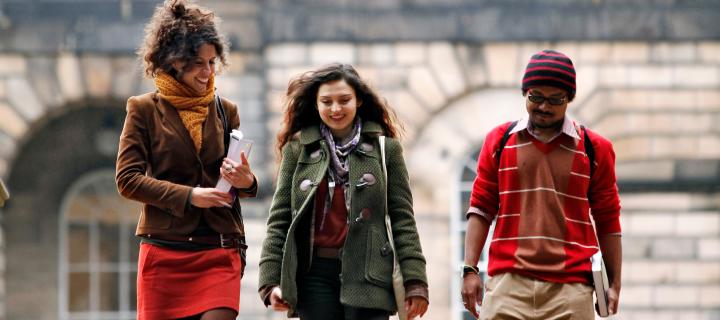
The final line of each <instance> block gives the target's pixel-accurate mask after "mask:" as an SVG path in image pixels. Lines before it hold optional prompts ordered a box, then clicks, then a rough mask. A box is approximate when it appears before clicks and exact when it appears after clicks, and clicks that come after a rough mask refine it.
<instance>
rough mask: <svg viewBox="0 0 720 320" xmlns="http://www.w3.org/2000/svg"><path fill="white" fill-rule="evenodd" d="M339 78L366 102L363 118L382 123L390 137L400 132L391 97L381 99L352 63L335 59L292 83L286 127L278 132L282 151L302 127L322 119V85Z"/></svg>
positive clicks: (284, 123)
mask: <svg viewBox="0 0 720 320" xmlns="http://www.w3.org/2000/svg"><path fill="white" fill-rule="evenodd" d="M337 80H345V82H347V84H348V85H350V86H351V87H352V88H353V90H354V91H355V97H356V98H357V100H358V103H362V107H359V108H358V109H357V116H359V117H360V118H361V119H362V120H363V121H368V120H369V121H374V122H377V123H379V124H380V126H382V128H383V131H384V134H385V135H386V136H388V137H391V138H395V137H397V136H398V135H399V129H400V130H401V129H402V125H401V124H400V123H399V122H398V120H397V116H396V115H395V112H394V111H393V110H392V108H390V106H389V105H388V103H387V101H385V99H381V98H380V96H378V94H377V93H375V91H374V90H373V89H371V88H370V87H369V86H368V85H367V84H366V83H365V81H363V80H362V79H361V78H360V75H358V73H357V71H355V68H353V67H352V66H351V65H348V64H339V63H335V64H331V65H328V66H325V67H323V68H320V69H318V70H314V71H309V72H306V73H303V74H301V75H300V76H298V77H296V78H294V79H293V80H291V81H290V84H288V89H287V93H286V105H285V117H284V120H283V125H282V129H281V130H280V133H278V135H277V151H278V152H282V148H283V146H285V144H287V143H288V142H289V141H290V139H292V137H293V135H295V134H296V133H297V132H299V131H300V129H302V128H304V127H307V126H312V125H317V124H320V122H322V119H321V118H320V113H319V111H318V108H317V93H318V89H319V88H320V85H322V84H324V83H328V82H333V81H337Z"/></svg>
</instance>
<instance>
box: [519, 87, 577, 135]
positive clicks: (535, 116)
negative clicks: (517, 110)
mask: <svg viewBox="0 0 720 320" xmlns="http://www.w3.org/2000/svg"><path fill="white" fill-rule="evenodd" d="M527 95H528V97H527V98H526V99H525V103H526V108H527V112H528V116H529V119H530V123H531V124H532V126H533V127H534V128H535V129H540V130H543V129H558V128H560V127H562V124H563V120H564V119H565V111H566V110H567V104H568V98H567V91H565V90H563V89H560V88H555V87H550V86H539V87H533V88H530V90H528V93H527ZM530 96H532V98H531V97H530ZM540 97H542V98H545V99H544V100H545V101H543V102H541V103H537V102H533V101H531V99H534V100H540V99H538V98H540ZM548 98H550V99H551V100H556V99H557V100H561V101H562V102H561V103H560V104H558V105H554V104H551V103H550V102H549V101H548ZM553 102H558V101H553Z"/></svg>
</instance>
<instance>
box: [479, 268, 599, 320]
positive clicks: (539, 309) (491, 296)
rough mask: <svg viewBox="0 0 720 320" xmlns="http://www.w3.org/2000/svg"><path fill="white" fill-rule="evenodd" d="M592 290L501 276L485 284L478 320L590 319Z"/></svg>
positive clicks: (516, 275) (575, 285)
mask: <svg viewBox="0 0 720 320" xmlns="http://www.w3.org/2000/svg"><path fill="white" fill-rule="evenodd" d="M592 294H593V288H592V287H590V286H588V285H586V284H582V283H554V282H546V281H541V280H537V279H532V278H528V277H524V276H521V275H518V274H514V273H503V274H499V275H496V276H494V277H491V278H490V279H489V280H488V281H487V283H486V284H485V297H484V298H483V302H482V306H481V307H480V319H481V320H498V319H500V320H506V319H508V320H509V319H512V320H515V319H521V320H593V319H595V310H594V307H593V297H592Z"/></svg>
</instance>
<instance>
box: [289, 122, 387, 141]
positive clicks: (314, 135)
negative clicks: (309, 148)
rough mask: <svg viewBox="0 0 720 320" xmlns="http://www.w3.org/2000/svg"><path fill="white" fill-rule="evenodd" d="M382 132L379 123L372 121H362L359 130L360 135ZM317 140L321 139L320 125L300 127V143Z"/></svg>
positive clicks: (379, 133)
mask: <svg viewBox="0 0 720 320" xmlns="http://www.w3.org/2000/svg"><path fill="white" fill-rule="evenodd" d="M382 133H383V129H382V126H380V124H379V123H377V122H374V121H363V124H362V131H360V134H362V135H381V134H382ZM319 140H322V135H320V126H319V125H313V126H308V127H305V128H302V129H301V130H300V143H302V144H304V145H308V144H312V143H314V142H317V141H319Z"/></svg>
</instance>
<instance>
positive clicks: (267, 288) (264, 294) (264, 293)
mask: <svg viewBox="0 0 720 320" xmlns="http://www.w3.org/2000/svg"><path fill="white" fill-rule="evenodd" d="M275 287H277V285H274V284H268V285H264V286H262V287H260V289H259V290H258V293H259V294H260V300H262V301H263V303H264V304H265V307H267V306H269V305H270V293H271V292H272V291H273V289H275Z"/></svg>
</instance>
